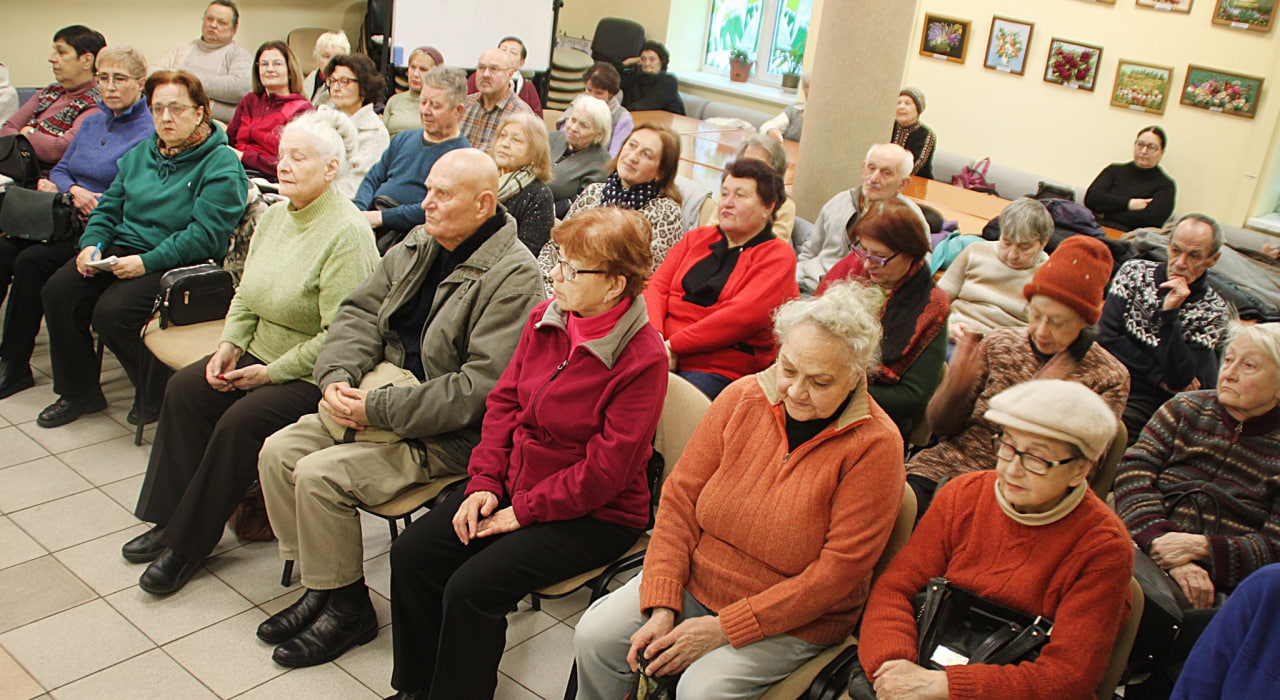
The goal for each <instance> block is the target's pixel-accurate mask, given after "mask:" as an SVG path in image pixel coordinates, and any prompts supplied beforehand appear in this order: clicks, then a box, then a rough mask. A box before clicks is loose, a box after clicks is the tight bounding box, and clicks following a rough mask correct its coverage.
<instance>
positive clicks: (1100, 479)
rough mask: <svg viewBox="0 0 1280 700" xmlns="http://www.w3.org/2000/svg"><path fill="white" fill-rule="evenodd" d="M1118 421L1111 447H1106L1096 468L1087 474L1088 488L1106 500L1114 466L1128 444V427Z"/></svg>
mask: <svg viewBox="0 0 1280 700" xmlns="http://www.w3.org/2000/svg"><path fill="white" fill-rule="evenodd" d="M1119 423H1120V425H1119V426H1118V427H1117V428H1116V436H1115V438H1114V439H1112V441H1111V447H1110V448H1108V449H1107V453H1106V454H1105V455H1103V457H1102V461H1100V462H1098V466H1097V468H1096V469H1094V470H1093V474H1091V475H1090V476H1089V488H1091V489H1093V492H1094V493H1096V494H1098V498H1101V499H1103V500H1106V498H1107V494H1109V493H1111V485H1112V484H1113V483H1115V480H1116V468H1117V467H1118V466H1119V465H1120V459H1121V458H1122V457H1124V452H1125V449H1126V448H1127V447H1128V446H1129V444H1128V443H1129V429H1128V428H1126V427H1124V422H1123V421H1119Z"/></svg>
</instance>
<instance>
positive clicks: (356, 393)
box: [320, 382, 369, 430]
mask: <svg viewBox="0 0 1280 700" xmlns="http://www.w3.org/2000/svg"><path fill="white" fill-rule="evenodd" d="M368 394H369V392H368V391H366V390H364V389H353V388H352V387H351V385H350V384H347V383H346V382H334V383H333V384H330V385H329V386H327V387H325V388H324V398H322V399H320V410H322V411H326V412H328V414H329V417H330V418H332V419H333V422H335V423H337V424H338V425H341V426H342V427H344V428H352V429H354V430H364V429H365V428H367V427H369V417H368V415H367V414H366V413H365V410H364V399H365V396H367V395H368Z"/></svg>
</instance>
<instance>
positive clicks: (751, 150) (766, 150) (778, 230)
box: [707, 134, 796, 242]
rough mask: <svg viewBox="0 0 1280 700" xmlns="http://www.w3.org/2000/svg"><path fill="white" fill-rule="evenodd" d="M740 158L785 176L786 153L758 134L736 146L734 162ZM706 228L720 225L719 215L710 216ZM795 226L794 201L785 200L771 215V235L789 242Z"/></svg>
mask: <svg viewBox="0 0 1280 700" xmlns="http://www.w3.org/2000/svg"><path fill="white" fill-rule="evenodd" d="M741 158H750V159H752V160H758V161H760V162H762V163H768V164H769V166H770V167H772V168H773V169H774V170H776V171H778V175H781V176H782V177H783V178H785V177H786V176H787V152H786V151H784V150H782V146H781V145H780V144H779V143H778V142H777V141H774V140H773V139H770V138H766V137H764V136H761V135H760V134H754V135H752V136H750V137H748V138H747V140H745V141H743V142H742V145H741V146H738V152H737V154H736V155H735V156H734V160H738V159H741ZM707 225H708V226H718V225H720V215H719V214H712V215H711V220H710V221H708V222H707ZM795 226H796V203H795V200H793V199H791V198H787V200H786V201H784V202H783V203H782V204H779V205H778V210H777V211H775V212H774V213H773V235H775V236H777V237H778V238H781V239H782V240H784V241H787V242H790V241H791V232H792V230H794V229H795Z"/></svg>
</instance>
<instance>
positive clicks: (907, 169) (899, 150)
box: [862, 143, 916, 178]
mask: <svg viewBox="0 0 1280 700" xmlns="http://www.w3.org/2000/svg"><path fill="white" fill-rule="evenodd" d="M880 149H887V150H888V151H889V152H890V153H892V154H893V155H894V156H896V157H897V161H898V162H897V163H896V165H897V167H895V168H894V172H896V173H897V174H898V177H899V178H904V177H907V176H908V175H910V174H911V169H912V168H913V167H915V164H916V161H915V156H913V155H911V151H908V150H907V149H905V148H903V147H902V146H899V145H898V144H896V143H875V144H871V148H868V149H867V157H866V158H863V159H862V160H863V162H864V163H865V162H868V161H870V160H871V156H873V155H875V152H876V151H878V150H880Z"/></svg>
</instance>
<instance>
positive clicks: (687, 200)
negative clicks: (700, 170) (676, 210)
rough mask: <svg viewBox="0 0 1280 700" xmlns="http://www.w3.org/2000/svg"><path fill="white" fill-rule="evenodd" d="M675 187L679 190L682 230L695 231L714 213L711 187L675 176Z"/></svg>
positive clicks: (681, 176) (682, 176)
mask: <svg viewBox="0 0 1280 700" xmlns="http://www.w3.org/2000/svg"><path fill="white" fill-rule="evenodd" d="M676 187H677V188H678V189H679V190H680V198H681V199H682V200H684V201H683V202H682V203H681V204H680V209H681V220H682V224H681V225H683V226H684V230H686V231H688V230H690V229H695V228H697V227H699V226H701V225H702V224H703V222H705V221H710V220H711V212H713V211H715V201H714V200H713V199H712V196H711V194H712V189H711V185H708V184H706V183H704V182H698V181H696V180H692V179H690V178H687V177H685V176H684V175H676Z"/></svg>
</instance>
